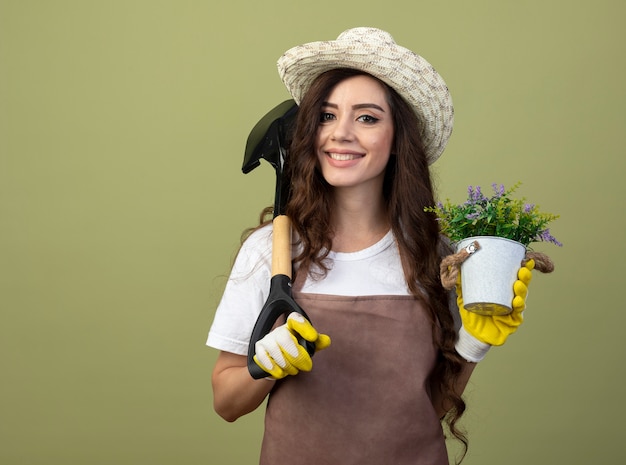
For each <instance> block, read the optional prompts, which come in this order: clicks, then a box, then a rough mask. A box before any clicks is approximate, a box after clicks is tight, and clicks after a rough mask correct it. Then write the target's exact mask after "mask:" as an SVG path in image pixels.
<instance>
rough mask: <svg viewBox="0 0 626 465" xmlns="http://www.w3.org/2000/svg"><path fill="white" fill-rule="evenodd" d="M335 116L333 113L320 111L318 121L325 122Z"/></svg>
mask: <svg viewBox="0 0 626 465" xmlns="http://www.w3.org/2000/svg"><path fill="white" fill-rule="evenodd" d="M334 118H335V115H333V114H332V113H326V112H324V113H322V114H321V115H320V122H321V123H325V122H326V121H331V120H333V119H334Z"/></svg>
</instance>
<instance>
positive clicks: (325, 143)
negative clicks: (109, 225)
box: [207, 28, 509, 465]
mask: <svg viewBox="0 0 626 465" xmlns="http://www.w3.org/2000/svg"><path fill="white" fill-rule="evenodd" d="M278 66H279V72H280V74H281V77H282V78H283V81H284V82H285V84H286V86H287V88H288V89H289V91H290V92H291V94H292V96H293V97H294V99H295V100H296V102H297V103H298V105H299V109H298V114H297V120H296V122H295V127H294V129H293V137H292V141H293V142H292V143H291V144H290V146H289V147H288V156H287V163H286V172H285V178H286V179H285V182H287V183H289V187H290V196H289V198H288V200H287V204H286V208H285V213H286V215H287V216H288V217H289V218H290V219H291V222H292V224H293V232H294V242H293V244H292V245H293V247H292V248H293V253H292V256H294V257H295V258H294V259H293V268H294V282H293V298H294V299H295V300H296V302H297V303H298V305H299V306H300V307H302V308H303V309H304V310H305V311H306V314H307V315H308V316H309V317H310V318H311V320H310V321H308V320H305V319H304V318H302V317H300V316H299V315H294V314H290V315H288V317H287V320H286V323H285V324H283V325H280V326H278V327H277V328H275V329H274V330H273V331H271V332H269V333H268V334H267V335H266V336H264V337H263V338H262V339H260V340H259V341H258V342H257V343H256V344H255V345H254V352H255V357H254V361H255V362H256V364H257V365H258V366H259V367H260V368H261V369H262V370H263V372H264V373H266V374H267V378H266V379H260V380H258V379H253V378H252V377H251V376H250V375H249V373H248V369H247V358H246V354H247V351H248V346H249V345H250V334H251V332H252V329H253V326H254V323H255V321H256V319H257V317H258V315H259V312H260V311H261V308H262V307H263V303H264V302H265V300H266V299H267V295H268V287H269V286H268V282H269V277H270V274H271V273H270V268H269V263H270V255H271V252H272V232H273V231H272V225H271V224H270V223H262V224H261V225H259V227H258V228H256V229H255V230H254V231H253V232H252V233H251V234H250V235H249V237H248V238H247V240H246V241H245V242H244V243H243V245H242V247H241V249H240V251H239V254H238V257H237V260H236V262H235V265H234V267H233V270H232V273H231V276H230V279H229V281H228V283H227V285H226V289H225V292H224V295H223V297H222V300H221V302H220V305H219V307H218V310H217V313H216V316H215V321H214V323H213V325H212V327H211V330H210V332H209V338H208V342H207V343H208V345H210V346H212V347H214V348H217V349H219V350H220V354H219V356H218V359H217V362H216V365H215V368H214V370H213V378H212V380H213V392H214V404H215V409H216V411H217V412H218V413H219V414H220V415H221V416H222V417H224V418H225V419H227V420H229V421H234V420H236V419H237V418H238V417H240V416H242V415H244V414H246V413H248V412H251V411H252V410H255V409H256V408H257V407H258V406H259V405H260V404H261V403H262V402H263V400H264V399H265V398H266V397H267V396H268V395H269V396H270V398H269V402H268V407H267V411H266V420H265V435H264V438H263V445H262V450H261V461H260V463H261V464H263V465H265V464H272V465H281V464H287V463H289V464H290V465H293V464H296V465H312V464H319V463H359V464H363V465H367V464H372V465H373V464H377V465H379V464H381V463H393V464H396V465H404V464H407V465H408V464H426V463H427V464H436V465H443V464H446V463H448V457H447V451H446V446H445V437H444V434H443V430H442V426H441V421H440V420H441V419H442V418H443V419H445V422H446V423H447V425H448V427H449V429H450V431H451V432H452V434H453V435H454V436H455V437H456V438H457V439H460V440H461V441H462V442H463V444H467V442H466V440H465V436H464V434H463V433H462V432H461V431H459V429H458V428H457V421H458V419H459V418H460V417H461V415H462V414H463V412H464V410H465V403H464V401H463V399H462V397H461V395H462V393H463V390H464V388H465V385H466V383H467V381H468V379H469V377H470V374H471V373H472V371H473V368H474V366H475V362H477V361H478V360H480V359H481V358H482V356H484V354H485V353H486V351H487V349H488V348H489V346H488V344H484V343H482V342H480V341H479V340H477V339H475V338H473V337H472V336H471V335H469V333H467V331H466V332H465V333H464V332H463V328H460V324H459V320H460V318H459V309H458V308H457V307H456V305H455V304H454V302H455V299H454V297H452V298H451V296H450V295H449V294H448V292H447V291H446V290H445V289H443V287H442V285H441V282H440V280H439V264H440V262H441V258H442V254H443V253H445V252H444V250H445V249H446V245H445V244H446V242H445V240H442V237H441V236H440V234H439V226H438V223H437V221H436V218H435V216H434V215H433V214H432V213H429V212H426V211H424V207H425V206H427V205H432V204H434V194H433V187H432V182H431V178H430V171H429V165H430V164H431V163H433V162H434V161H435V160H436V159H437V158H438V157H439V156H440V155H441V153H442V152H443V149H444V147H445V145H446V143H447V140H448V137H449V136H450V132H451V129H452V115H453V111H452V102H451V99H450V95H449V93H448V90H447V87H446V85H445V83H444V82H443V80H442V79H441V77H440V76H439V75H438V74H437V73H436V72H435V71H434V69H433V68H432V66H431V65H430V64H429V63H427V62H426V61H425V60H424V59H423V58H422V57H420V56H419V55H417V54H415V53H413V52H411V51H409V50H407V49H405V48H403V47H400V46H399V45H397V44H396V43H395V42H394V40H393V39H392V37H391V36H390V35H389V34H388V33H386V32H384V31H380V30H378V29H372V28H357V29H351V30H348V31H346V32H344V33H343V34H341V35H340V36H339V38H338V39H337V40H336V41H330V42H316V43H312V44H305V45H303V46H299V47H295V48H294V49H291V50H289V51H287V52H286V53H285V54H284V55H283V56H282V57H281V58H280V59H279V62H278ZM313 323H314V324H315V326H313ZM483 323H484V322H483ZM503 332H504V333H506V334H505V335H504V337H505V338H506V335H508V334H509V333H508V332H507V331H506V329H503ZM329 336H330V339H329ZM303 339H304V340H306V341H309V342H311V343H314V345H315V347H316V349H317V352H319V353H318V354H317V355H315V361H314V362H313V360H312V359H311V357H310V356H309V354H308V353H307V351H306V350H303V347H302V346H301V344H303V342H302V341H303ZM299 341H300V342H299ZM330 341H332V343H330V344H329V342H330ZM463 341H465V342H464V343H463ZM468 341H469V342H468ZM322 349H324V350H322ZM390 393H393V395H390ZM294 425H305V426H306V437H301V436H299V435H298V434H293V433H294V429H293V428H294ZM338 425H340V426H341V427H337V426H338ZM372 438H374V440H373V439H372Z"/></svg>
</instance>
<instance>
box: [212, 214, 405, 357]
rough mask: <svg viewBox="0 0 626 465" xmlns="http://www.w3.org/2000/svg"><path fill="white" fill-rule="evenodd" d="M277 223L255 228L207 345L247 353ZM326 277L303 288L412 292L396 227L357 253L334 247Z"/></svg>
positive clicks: (325, 291)
mask: <svg viewBox="0 0 626 465" xmlns="http://www.w3.org/2000/svg"><path fill="white" fill-rule="evenodd" d="M271 255H272V226H271V225H267V226H265V227H263V228H261V229H259V230H257V231H255V232H254V233H253V234H252V235H250V237H248V239H246V241H245V242H244V244H243V245H242V247H241V250H240V251H239V254H238V255H237V258H236V260H235V263H234V265H233V269H232V271H231V274H230V277H229V279H228V282H227V283H226V288H225V290H224V294H223V296H222V300H221V302H220V304H219V306H218V308H217V311H216V314H215V319H214V320H213V324H212V326H211V329H210V331H209V337H208V340H207V345H208V346H210V347H213V348H216V349H219V350H223V351H226V352H232V353H235V354H239V355H246V354H247V352H248V342H249V340H250V335H251V333H252V329H253V328H254V324H255V322H256V320H257V318H258V315H259V313H260V311H261V308H262V307H263V304H264V303H265V300H266V299H267V296H268V294H269V284H270V279H271V275H272V272H271V262H272V257H271ZM328 259H329V263H330V264H331V267H330V270H329V271H328V274H327V275H326V277H325V278H323V279H319V280H314V279H312V278H311V277H310V276H309V277H308V278H307V280H306V282H305V284H304V286H303V288H302V292H305V293H311V294H331V295H343V296H363V295H409V294H410V292H409V289H408V287H407V284H406V280H405V278H404V272H403V270H402V263H401V261H400V254H399V252H398V246H397V244H396V241H395V239H394V236H393V234H392V232H391V231H389V232H388V233H387V234H386V235H385V236H384V237H383V238H382V239H381V240H380V241H378V242H377V243H376V244H374V245H372V246H371V247H368V248H366V249H363V250H360V251H358V252H353V253H339V252H330V254H329V255H328Z"/></svg>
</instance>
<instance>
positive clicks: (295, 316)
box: [287, 312, 319, 342]
mask: <svg viewBox="0 0 626 465" xmlns="http://www.w3.org/2000/svg"><path fill="white" fill-rule="evenodd" d="M287 327H288V328H289V329H290V330H291V331H292V332H296V333H298V334H299V335H300V336H302V338H303V339H306V340H307V341H309V342H315V341H316V339H317V338H318V336H319V335H318V333H317V330H316V329H315V328H314V327H313V325H312V324H311V322H310V321H309V320H307V319H306V318H304V317H303V316H302V315H300V314H299V313H297V312H291V313H290V314H289V316H288V317H287Z"/></svg>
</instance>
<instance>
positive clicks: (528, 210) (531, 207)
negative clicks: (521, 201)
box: [524, 203, 535, 213]
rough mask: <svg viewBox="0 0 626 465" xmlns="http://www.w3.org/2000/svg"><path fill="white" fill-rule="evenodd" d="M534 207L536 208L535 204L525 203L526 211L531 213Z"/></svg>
mask: <svg viewBox="0 0 626 465" xmlns="http://www.w3.org/2000/svg"><path fill="white" fill-rule="evenodd" d="M533 208H535V204H533V203H527V204H526V205H524V213H530V212H531V211H533Z"/></svg>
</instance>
